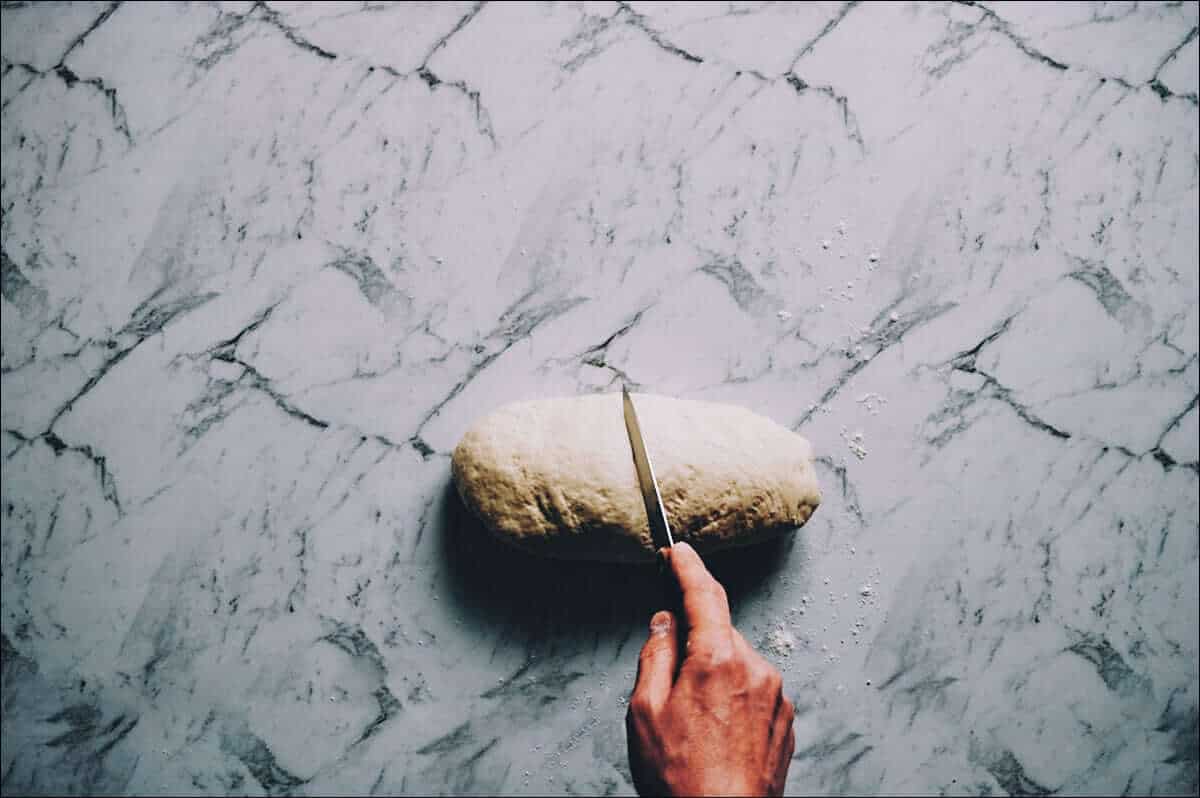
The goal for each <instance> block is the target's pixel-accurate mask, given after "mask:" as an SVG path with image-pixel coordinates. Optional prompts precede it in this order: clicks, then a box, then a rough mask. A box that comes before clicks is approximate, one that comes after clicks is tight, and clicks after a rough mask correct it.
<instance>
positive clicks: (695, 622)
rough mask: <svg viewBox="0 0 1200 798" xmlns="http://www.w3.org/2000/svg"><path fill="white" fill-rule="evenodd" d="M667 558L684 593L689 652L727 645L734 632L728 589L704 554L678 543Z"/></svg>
mask: <svg viewBox="0 0 1200 798" xmlns="http://www.w3.org/2000/svg"><path fill="white" fill-rule="evenodd" d="M665 556H666V557H667V562H668V563H669V564H670V566H671V570H672V572H674V574H675V578H676V580H678V582H679V589H680V591H681V592H682V593H683V612H684V616H685V618H686V621H687V626H688V649H689V651H692V650H695V648H696V647H697V646H698V645H699V646H711V645H724V644H725V643H726V641H727V638H728V637H729V633H730V630H731V629H732V624H731V622H730V619H729V600H728V599H727V598H726V596H725V588H723V587H721V583H720V582H718V581H717V580H716V579H714V578H713V575H712V574H710V573H709V572H708V569H707V568H705V567H704V562H703V561H702V560H701V559H700V555H699V554H697V553H696V550H695V549H693V548H692V547H691V546H689V545H688V544H687V543H676V544H675V545H674V546H673V547H671V548H670V549H668V550H667V552H666V555H665Z"/></svg>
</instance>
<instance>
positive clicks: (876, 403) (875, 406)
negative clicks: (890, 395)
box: [855, 393, 887, 416]
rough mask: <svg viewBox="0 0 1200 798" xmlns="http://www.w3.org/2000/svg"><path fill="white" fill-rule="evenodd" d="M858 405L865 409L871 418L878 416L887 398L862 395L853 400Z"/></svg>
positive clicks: (869, 394)
mask: <svg viewBox="0 0 1200 798" xmlns="http://www.w3.org/2000/svg"><path fill="white" fill-rule="evenodd" d="M855 401H856V402H858V404H860V405H863V406H864V407H866V408H867V412H868V413H870V414H871V415H873V416H877V415H879V411H880V409H881V408H882V407H883V406H884V405H886V404H887V397H885V396H880V395H879V394H877V393H864V394H863V395H862V396H860V397H858V399H856V400H855Z"/></svg>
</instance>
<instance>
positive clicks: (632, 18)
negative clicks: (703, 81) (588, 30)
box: [617, 2, 704, 64]
mask: <svg viewBox="0 0 1200 798" xmlns="http://www.w3.org/2000/svg"><path fill="white" fill-rule="evenodd" d="M617 7H618V8H619V9H620V10H621V11H623V12H624V13H625V16H626V17H628V19H629V23H628V24H629V25H630V26H631V27H634V28H636V29H637V30H639V31H641V32H642V33H644V34H646V38H648V39H649V40H650V41H652V42H654V45H655V46H656V47H658V48H659V49H660V50H663V51H664V52H667V53H670V54H671V55H673V56H676V57H677V58H682V59H683V60H684V61H687V62H689V63H692V64H703V63H704V59H703V58H701V57H700V56H698V55H696V54H695V53H689V52H688V51H687V50H685V49H683V48H682V47H679V46H678V45H676V44H673V43H671V42H669V41H667V40H666V39H665V38H664V37H663V35H662V34H661V33H659V32H658V31H657V30H655V29H654V28H652V27H651V26H650V23H649V22H648V21H647V19H646V16H645V15H644V14H639V13H638V12H637V11H634V10H633V7H632V6H630V5H629V3H624V2H619V3H617Z"/></svg>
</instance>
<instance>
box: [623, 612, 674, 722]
mask: <svg viewBox="0 0 1200 798" xmlns="http://www.w3.org/2000/svg"><path fill="white" fill-rule="evenodd" d="M678 662H679V624H678V623H676V621H675V616H674V615H672V614H671V613H670V612H667V611H666V610H660V611H658V612H656V613H654V617H653V618H651V619H650V637H649V638H648V639H647V640H646V644H645V645H644V646H642V653H641V654H640V655H639V656H638V673H637V683H636V684H634V686H633V696H632V697H631V700H630V703H631V704H633V705H635V706H639V705H640V706H644V707H646V708H648V709H649V710H650V711H651V712H657V711H659V710H660V709H662V708H663V706H664V705H665V704H666V703H667V697H668V696H669V695H670V694H671V685H672V684H674V683H675V670H676V665H677V664H678Z"/></svg>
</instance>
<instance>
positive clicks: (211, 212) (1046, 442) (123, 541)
mask: <svg viewBox="0 0 1200 798" xmlns="http://www.w3.org/2000/svg"><path fill="white" fill-rule="evenodd" d="M1197 8H1198V7H1197V5H1196V4H1195V3H1166V4H1124V3H1110V4H1097V5H1086V4H1059V5H1055V6H1039V5H1036V4H1012V5H1009V4H985V3H963V4H932V3H931V4H914V5H908V4H899V3H897V4H878V5H877V4H865V3H864V4H856V3H846V4H835V3H805V4H772V3H726V4H701V3H696V4H687V3H680V4H675V3H670V4H668V3H628V4H626V3H616V4H613V3H583V4H575V3H555V4H542V5H535V4H487V5H484V4H482V3H480V4H475V5H470V4H464V3H437V4H422V3H413V4H402V5H389V4H383V3H345V4H334V3H329V4H326V3H261V2H260V3H198V4H194V5H184V4H167V3H162V4H141V3H124V4H122V3H113V4H104V3H75V4H70V5H62V4H56V3H36V4H26V3H7V2H6V3H5V4H4V6H3V12H2V13H3V65H2V69H3V82H2V89H3V91H2V96H3V125H2V128H3V130H2V134H3V166H2V169H0V172H2V179H3V184H2V186H3V188H2V202H3V207H2V212H3V221H2V228H3V229H2V232H3V282H2V288H3V381H2V386H3V409H2V411H0V415H2V430H3V433H2V436H0V441H2V444H3V448H2V456H3V464H2V467H3V498H2V501H3V514H2V515H3V546H2V577H0V578H2V587H3V610H2V613H0V615H2V619H0V627H2V632H3V637H2V638H0V642H2V645H3V649H2V655H3V710H4V711H3V746H2V748H3V753H2V757H0V759H2V761H0V774H2V786H3V789H4V791H5V793H6V794H12V793H21V792H26V791H33V792H55V793H98V792H125V793H171V794H204V795H209V794H225V793H238V794H283V793H297V794H333V793H368V792H374V793H380V794H386V793H418V794H429V793H439V794H442V793H455V794H462V793H497V792H499V793H513V794H521V793H532V794H545V793H552V794H559V793H568V794H594V793H605V794H608V793H621V794H629V793H631V792H632V785H631V782H630V778H629V773H628V766H627V762H626V750H625V732H624V724H623V719H624V714H625V702H626V699H627V695H628V691H629V689H630V687H631V684H632V682H631V679H632V673H633V670H634V666H635V660H636V654H637V650H638V648H639V646H640V645H641V642H642V640H643V639H644V636H645V624H646V621H647V620H648V618H649V615H650V613H651V610H652V609H654V604H655V602H654V596H655V595H656V588H655V582H654V578H653V576H654V575H653V574H652V573H648V570H651V569H638V568H621V567H613V566H586V565H570V566H559V565H552V564H547V563H544V562H541V561H537V560H531V559H530V558H527V557H525V556H523V555H517V554H515V553H513V552H510V551H508V550H506V549H503V548H498V545H499V544H495V543H493V542H491V541H490V540H488V539H487V538H485V537H483V536H482V535H481V534H479V530H478V527H477V525H475V524H473V523H472V522H471V520H470V519H469V518H466V517H465V513H464V511H463V510H462V508H461V505H460V504H459V503H458V502H457V500H456V498H455V497H454V495H453V491H452V488H451V486H450V481H449V457H448V454H449V452H450V451H451V450H452V449H453V447H454V445H455V443H456V442H457V440H458V438H459V436H460V435H461V434H462V433H463V431H464V430H465V429H466V428H467V426H468V425H469V424H470V423H471V422H472V421H473V420H474V419H476V418H477V417H479V415H480V414H482V413H484V412H486V411H487V410H489V409H490V408H493V407H496V406H497V405H499V404H501V403H503V402H506V401H510V400H515V399H521V398H529V397H536V396H544V395H571V394H579V393H585V392H591V391H609V390H614V389H617V388H619V385H620V383H621V382H622V381H625V382H627V383H629V384H630V385H632V386H636V387H638V388H640V389H641V390H645V391H653V392H658V393H664V394H670V395H676V396H682V397H692V398H704V399H710V400H717V401H727V402H735V403H739V404H743V405H745V406H747V407H750V408H752V409H754V410H755V411H757V412H759V413H762V414H765V415H767V416H770V417H771V418H774V419H775V420H777V421H779V422H780V423H782V424H784V425H787V426H789V427H791V428H792V429H795V430H797V431H799V432H801V433H803V434H804V435H805V436H806V437H808V438H809V439H810V440H811V441H812V442H813V445H814V448H815V451H816V452H817V457H818V459H817V468H818V475H819V478H820V481H821V484H822V487H823V490H824V502H823V504H822V506H821V508H820V509H819V510H818V511H817V513H816V515H815V516H814V518H813V519H812V521H811V522H810V523H809V524H808V526H807V527H806V528H804V529H803V530H801V531H800V532H799V533H797V534H796V535H794V536H791V537H789V538H787V539H786V540H785V541H783V542H782V543H779V544H777V545H771V546H766V547H762V548H759V549H756V550H752V551H749V552H744V553H742V554H739V555H736V556H727V557H715V558H714V559H713V567H714V569H715V570H717V572H718V573H719V574H720V575H721V576H722V578H723V579H724V580H725V582H726V584H727V587H728V588H729V592H730V595H731V598H732V602H733V609H734V616H735V621H736V623H737V625H738V627H739V628H740V629H741V630H742V632H743V633H744V634H745V635H746V636H747V638H748V639H750V640H751V641H752V642H753V643H754V644H755V645H756V646H758V647H760V648H761V649H762V650H763V651H764V652H766V654H767V655H768V656H769V657H770V658H771V659H772V660H773V661H774V662H776V663H777V664H778V665H779V667H780V668H781V670H782V671H783V673H784V676H785V680H786V685H787V687H786V689H787V692H788V695H789V696H790V697H791V699H792V700H793V701H794V702H795V704H796V706H797V719H796V736H797V746H796V753H795V759H794V762H793V763H792V766H791V772H790V776H789V780H788V790H789V792H791V793H795V794H800V793H823V794H845V793H913V792H917V793H940V794H948V795H949V794H961V795H996V794H1002V793H1009V794H1013V795H1028V794H1038V793H1051V792H1055V793H1064V794H1066V793H1083V792H1087V793H1103V792H1124V793H1126V794H1130V793H1136V794H1145V793H1154V794H1170V793H1195V791H1196V789H1197V725H1198V720H1197V702H1198V699H1200V696H1198V692H1200V690H1198V687H1197V655H1198V640H1197V635H1198V632H1197V606H1198V602H1200V597H1198V593H1197V591H1198V588H1197V581H1198V565H1197V562H1198V559H1197V558H1198V547H1200V543H1198V537H1200V506H1198V501H1200V500H1198V498H1197V496H1198V491H1197V481H1198V474H1200V465H1198V459H1200V456H1198V453H1197V437H1198V421H1197V419H1198V412H1200V411H1198V410H1197V395H1198V390H1200V365H1198V362H1197V350H1198V348H1200V346H1198V335H1200V332H1198V329H1200V311H1198V307H1197V291H1198V289H1200V279H1198V266H1197V263H1198V260H1200V240H1198V232H1197V222H1196V219H1197V214H1198V211H1200V194H1198V181H1200V156H1198V151H1200V112H1198V110H1197V91H1198V87H1197V71H1198V70H1197V53H1198V51H1200V41H1198V40H1197V16H1198V12H1197Z"/></svg>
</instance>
